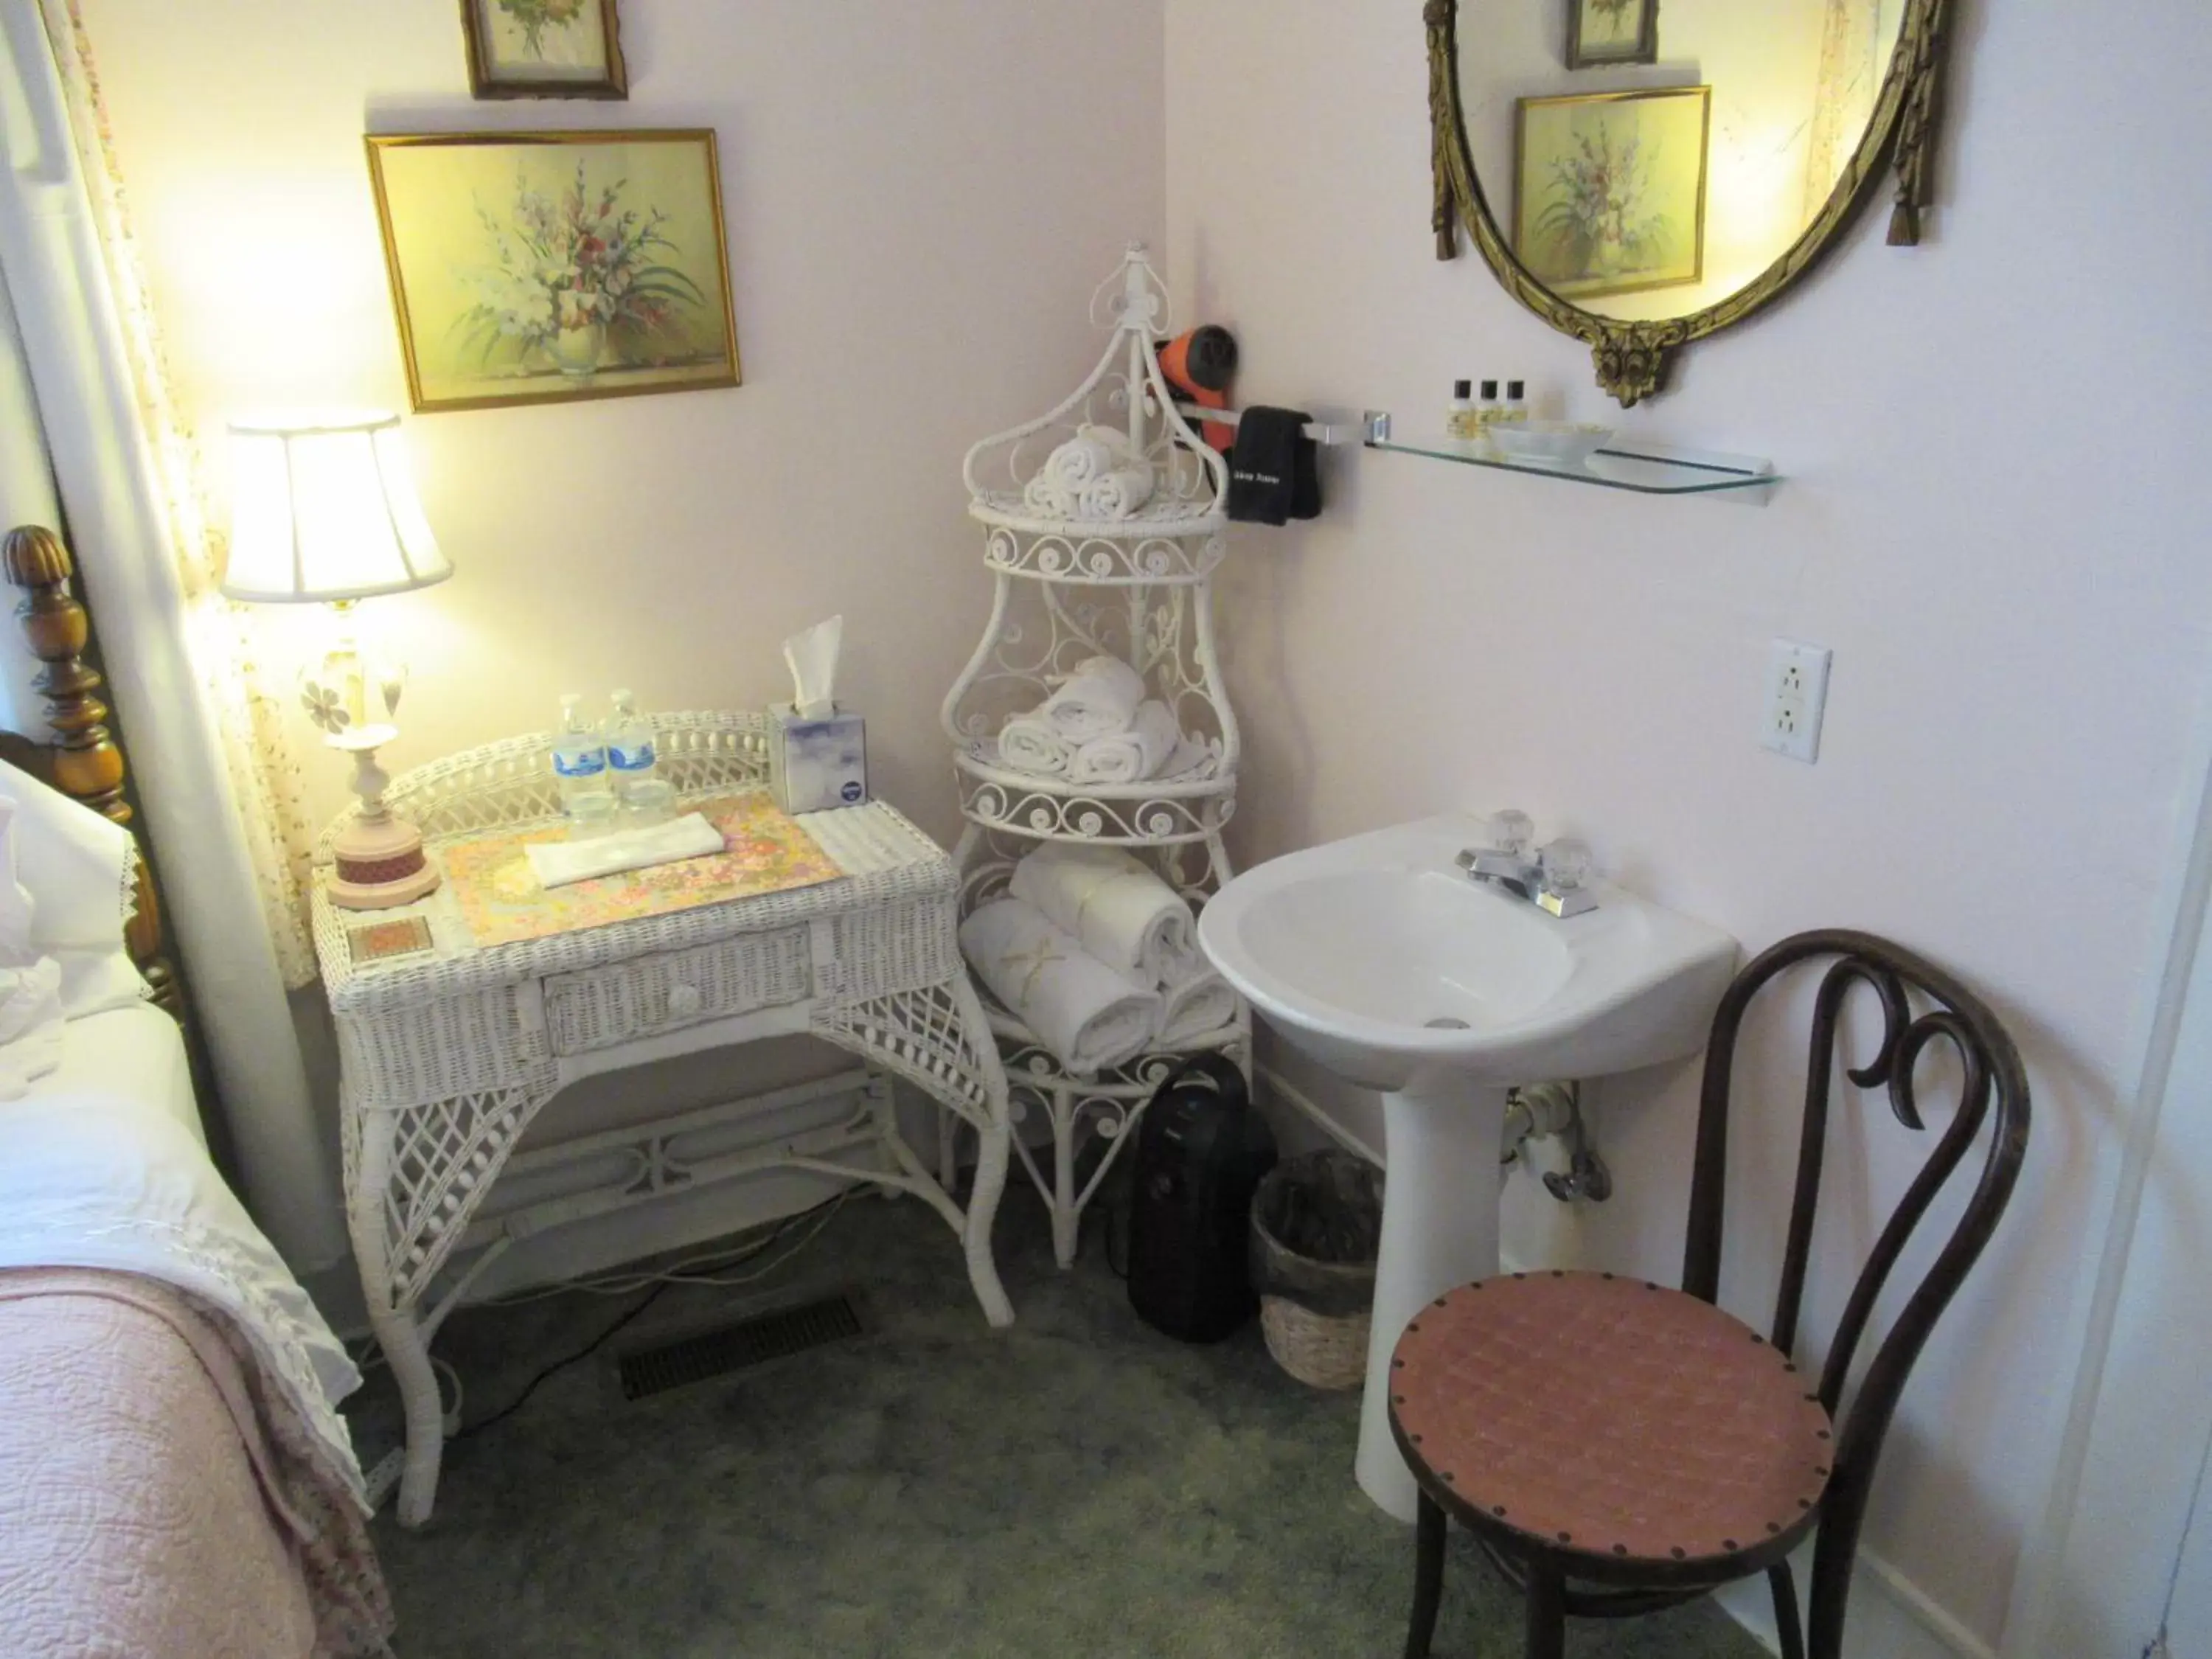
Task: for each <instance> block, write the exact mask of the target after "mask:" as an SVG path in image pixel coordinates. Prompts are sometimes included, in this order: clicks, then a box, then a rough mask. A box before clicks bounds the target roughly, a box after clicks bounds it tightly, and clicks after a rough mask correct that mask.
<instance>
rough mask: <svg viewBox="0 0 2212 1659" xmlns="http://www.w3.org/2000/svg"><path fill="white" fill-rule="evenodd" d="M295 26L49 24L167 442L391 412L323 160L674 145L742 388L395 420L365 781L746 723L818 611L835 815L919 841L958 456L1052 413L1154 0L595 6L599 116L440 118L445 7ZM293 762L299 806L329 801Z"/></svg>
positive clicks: (150, 20)
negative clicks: (407, 578)
mask: <svg viewBox="0 0 2212 1659" xmlns="http://www.w3.org/2000/svg"><path fill="white" fill-rule="evenodd" d="M216 10H219V11H220V12H221V14H222V15H221V18H220V25H219V26H216V19H215V17H214V15H213V13H214V12H215V11H216ZM309 10H310V11H311V12H312V16H310V15H307V13H303V12H302V10H301V8H300V7H299V6H297V5H295V4H287V3H283V0H225V3H223V4H222V6H221V7H219V8H212V9H211V8H209V7H205V6H179V5H177V4H175V3H174V0H87V3H86V6H85V11H86V15H87V19H88V24H89V27H90V30H91V34H92V40H93V46H94V52H95V55H96V57H97V59H98V62H99V65H100V73H101V77H102V81H103V82H104V85H105V87H106V94H107V98H108V100H109V104H110V106H111V111H112V118H113V123H114V128H115V134H116V139H117V143H118V148H119V150H120V153H121V161H122V165H123V168H124V171H125V178H126V180H127V182H128V185H129V188H130V191H131V204H132V207H133V209H134V210H135V213H136V216H137V229H138V233H139V235H140V238H141V240H142V241H143V244H144V246H145V251H146V252H147V255H148V257H149V260H150V262H151V265H152V269H153V277H154V287H155V296H156V299H157V301H158V303H159V304H160V307H161V315H162V317H163V319H164V320H165V324H166V326H167V332H168V343H169V348H170V355H171V358H172V361H173V364H174V367H175V368H176V370H177V372H178V374H179V377H180V379H181V380H182V381H183V385H184V391H185V396H186V398H187V401H188V404H189V405H190V406H191V409H192V410H194V411H195V412H196V414H197V417H198V419H199V421H200V423H201V428H202V434H203V438H204V440H205V439H210V438H213V439H216V440H218V441H217V442H216V443H213V444H211V445H210V448H211V450H212V451H213V453H214V455H215V459H216V461H217V462H218V463H219V462H220V459H221V456H220V443H219V438H220V433H221V425H222V419H223V417H224V416H225V415H226V414H227V413H228V412H230V411H232V410H237V409H240V408H242V407H258V406H265V405H268V404H282V403H287V402H309V403H316V404H330V403H332V402H341V403H343V402H353V403H359V402H371V403H380V404H388V405H391V406H393V407H398V408H401V409H404V407H405V403H406V386H405V381H404V378H403V375H402V373H401V367H400V358H399V351H398V342H397V338H396V334H395V331H394V327H393V324H392V311H391V304H390V301H389V298H388V295H387V292H386V282H385V271H384V262H383V256H382V253H381V252H380V246H379V242H378V234H377V225H376V216H375V211H374V205H373V204H372V201H371V198H370V195H369V188H368V170H367V167H366V164H365V162H364V161H363V158H362V131H363V130H364V128H367V129H368V130H373V131H409V130H468V129H483V128H500V129H514V128H532V127H538V128H547V127H563V126H574V127H603V126H620V125H629V126H641V125H659V126H673V125H703V126H712V127H714V129H715V130H716V131H717V132H718V134H719V135H720V150H721V163H722V179H723V189H724V197H725V201H724V208H725V214H726V219H727V222H728V228H729V239H730V266H731V274H732V281H733V283H734V285H735V292H736V311H737V325H738V343H739V347H740V349H741V351H742V354H743V357H744V371H745V380H746V384H745V385H744V386H743V387H742V388H739V389H738V390H735V391H720V392H687V393H684V394H680V395H671V396H665V397H653V398H625V399H618V400H614V401H609V402H599V403H583V404H566V405H560V406H555V407H541V408H535V409H515V410H487V411H477V412H469V413H462V414H441V415H433V416H420V417H415V418H411V419H410V421H409V422H408V426H409V431H410V441H411V442H412V445H413V447H414V450H415V453H416V467H417V470H418V471H419V473H420V474H421V476H422V487H423V496H424V504H425V506H426V507H427V509H428V513H429V515H430V519H431V522H432V523H433V525H434V526H435V527H436V529H437V532H438V534H439V536H440V538H441V541H442V542H443V543H444V544H445V546H446V548H447V550H448V552H450V553H451V555H452V556H453V562H454V563H455V565H456V567H457V568H458V572H459V574H457V575H456V576H455V577H454V579H453V581H451V582H450V583H448V584H447V585H446V586H443V587H441V588H439V589H436V590H434V591H432V592H426V593H422V594H416V595H410V596H408V597H405V598H403V599H394V600H391V601H386V602H380V604H378V605H375V606H374V607H372V608H371V611H370V612H368V613H365V614H366V615H367V616H368V621H370V622H371V623H372V624H378V625H380V626H381V627H383V628H384V629H385V630H386V632H387V633H388V634H389V635H393V636H396V637H397V638H398V639H399V640H400V641H403V642H404V647H405V649H406V650H407V652H408V653H410V654H411V657H412V659H413V663H414V666H415V670H416V676H415V679H414V682H413V684H412V686H411V687H410V691H409V693H408V701H407V702H406V704H405V705H404V706H403V708H401V711H400V713H401V717H402V721H403V725H404V736H403V738H401V741H400V742H399V743H398V744H397V745H395V746H394V747H393V749H392V750H391V751H390V752H389V753H388V755H387V757H386V758H387V759H388V760H389V762H390V763H392V764H393V765H394V766H407V765H412V764H415V763H419V762H422V761H424V760H428V759H430V758H432V757H435V756H438V755H440V754H442V753H445V752H447V751H449V750H452V749H453V748H455V747H458V746H459V745H461V744H468V743H473V742H478V741H482V740H483V739H486V738H494V737H499V736H503V735H507V734H508V733H512V732H521V731H529V730H532V729H542V728H543V727H544V726H548V725H550V723H551V720H552V719H553V716H554V714H555V713H556V708H555V698H556V695H557V694H558V693H559V692H560V691H562V690H564V689H571V688H573V689H576V690H584V691H586V692H587V693H589V694H591V695H592V696H594V697H603V696H604V695H605V691H606V690H607V689H608V688H609V687H611V686H614V685H618V684H627V685H629V686H632V687H634V688H635V690H636V691H637V692H638V694H639V696H641V699H642V700H643V702H645V704H646V706H647V707H649V708H694V707H757V706H760V705H763V704H765V703H766V702H769V700H770V699H771V698H772V697H775V696H778V695H788V684H789V682H788V677H787V675H786V674H785V673H784V671H783V668H782V665H781V653H780V652H779V650H778V648H777V647H778V644H779V642H780V641H781V640H782V639H783V637H784V636H785V635H787V634H790V633H792V632H794V631H795V630H796V629H799V627H801V626H803V625H805V623H811V622H813V621H815V620H817V618H819V617H823V616H826V615H828V614H829V613H831V612H833V611H841V610H842V611H843V612H844V613H845V648H846V659H847V664H848V666H847V669H846V678H845V680H844V683H843V684H842V687H841V693H842V696H844V697H846V698H847V699H848V700H849V701H851V702H854V704H856V705H857V706H858V707H859V708H860V709H861V710H862V711H863V712H864V713H866V714H867V716H868V718H869V722H870V739H871V741H870V744H869V750H870V757H871V760H872V774H873V781H874V782H875V785H876V787H877V790H878V793H881V794H883V795H884V796H885V797H887V798H888V799H891V800H893V801H894V802H896V803H897V804H898V805H901V806H903V807H906V808H908V809H909V810H910V811H913V812H914V813H915V815H916V816H917V817H919V818H920V819H921V822H922V823H923V824H924V825H925V826H926V827H927V828H929V829H933V831H937V832H939V833H946V832H949V831H950V829H951V827H952V825H953V823H954V822H955V819H954V816H953V810H952V809H953V798H952V792H951V787H950V783H949V777H950V768H949V765H948V763H947V761H946V758H945V745H944V743H943V740H942V738H941V737H940V736H939V735H938V734H937V732H936V726H935V710H936V707H937V703H938V701H939V698H940V696H942V694H943V692H944V690H945V687H946V686H947V685H949V684H951V680H952V678H953V677H954V675H955V674H956V673H957V671H958V670H959V667H960V665H961V664H962V662H963V661H964V660H965V658H966V654H967V653H968V651H969V649H970V648H971V647H972V646H973V643H974V639H975V633H976V631H977V630H978V629H980V628H981V623H982V619H983V616H984V613H985V608H986V606H987V603H988V594H989V586H988V581H987V577H986V576H985V574H984V573H983V570H982V568H981V557H980V551H981V547H980V543H979V541H978V539H977V538H976V536H975V534H973V533H972V532H971V531H970V528H969V525H968V522H967V520H966V519H965V518H964V517H963V513H962V511H961V508H962V504H963V500H964V495H963V490H962V488H961V484H960V474H959V465H960V458H961V455H962V453H963V451H964V449H965V448H966V447H967V445H968V444H969V442H971V441H973V440H974V439H975V438H976V437H978V436H981V435H983V434H985V433H988V432H994V431H998V430H1000V429H1001V428H1005V427H1006V426H1008V425H1011V424H1012V423H1013V422H1015V421H1017V420H1018V419H1020V418H1022V417H1024V416H1028V415H1030V414H1033V413H1036V412H1037V411H1038V410H1042V409H1044V408H1047V407H1049V406H1050V404H1051V403H1052V402H1053V401H1055V400H1056V399H1057V398H1059V397H1060V395H1061V394H1062V393H1064V392H1065V391H1066V389H1067V387H1068V386H1070V385H1072V384H1073V381H1074V380H1076V379H1077V378H1079V376H1080V374H1082V372H1083V370H1084V369H1085V368H1087V367H1088V366H1089V364H1090V363H1091V361H1092V359H1093V358H1094V357H1095V356H1096V352H1097V344H1096V338H1095V337H1094V335H1093V334H1092V332H1091V330H1090V329H1089V327H1088V323H1087V316H1086V304H1087V301H1088V300H1089V298H1090V295H1091V289H1093V287H1094V286H1095V285H1096V284H1097V282H1098V281H1099V279H1100V278H1101V277H1103V276H1105V275H1107V274H1108V273H1109V271H1110V270H1112V269H1113V268H1114V264H1115V260H1116V259H1117V258H1119V257H1120V254H1121V246H1122V244H1123V242H1124V241H1125V240H1127V239H1129V238H1131V237H1149V238H1151V239H1152V240H1155V241H1157V240H1158V236H1159V233H1160V216H1161V215H1160V196H1161V185H1162V176H1163V161H1162V143H1163V139H1162V131H1163V125H1164V124H1163V120H1162V116H1161V109H1160V100H1161V96H1162V69H1161V63H1160V51H1161V0H1122V3H1116V4H1115V5H1112V6H1107V7H1100V8H1092V9H1085V10H1083V11H1081V12H1078V11H1077V10H1076V9H1073V8H1068V7H1060V6H1036V5H1031V4H1027V3H1024V0H907V3H902V4H899V5H882V4H870V3H864V0H749V3H746V4H744V5H732V4H730V3H728V0H649V3H640V0H631V3H629V4H628V5H626V6H625V7H624V8H623V45H624V48H625V52H626V54H627V57H628V59H629V72H630V76H629V78H630V88H631V95H630V98H629V102H627V103H626V104H611V105H608V104H595V103H588V102H580V101H567V102H562V101H545V102H529V101H518V102H507V103H481V104H479V103H472V102H471V101H470V99H469V97H468V89H467V76H466V70H465V64H464V61H463V57H462V46H461V34H460V27H459V11H458V9H457V8H456V7H455V5H454V4H453V0H380V3H378V4H375V5H349V6H316V7H313V8H311V9H309ZM274 615H275V621H274V625H273V630H272V649H276V650H281V649H282V648H283V647H281V646H280V645H276V644H275V643H274V642H273V641H274V640H275V638H276V635H290V636H291V637H293V638H298V637H301V635H298V634H296V633H294V632H293V630H292V629H290V628H289V626H288V624H290V623H293V622H294V621H295V618H294V617H290V616H289V615H287V614H285V613H281V612H280V613H274ZM304 737H305V738H311V737H312V733H305V734H304ZM304 758H305V760H306V762H307V766H308V771H309V778H310V782H311V786H312V787H313V789H314V791H315V793H316V798H317V799H318V800H319V804H320V805H321V806H322V807H324V808H325V809H327V810H330V811H335V810H337V807H338V805H340V804H341V803H342V802H343V800H344V799H346V797H345V794H344V790H343V783H344V777H345V769H344V768H343V766H341V765H339V764H337V763H336V762H335V761H332V760H331V759H330V758H329V757H325V756H323V755H321V754H320V753H319V752H318V751H316V750H313V748H312V747H308V748H307V749H306V751H305V754H304Z"/></svg>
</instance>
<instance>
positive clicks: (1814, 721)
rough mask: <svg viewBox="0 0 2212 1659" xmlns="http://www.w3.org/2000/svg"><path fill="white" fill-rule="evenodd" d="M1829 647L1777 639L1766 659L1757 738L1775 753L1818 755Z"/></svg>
mask: <svg viewBox="0 0 2212 1659" xmlns="http://www.w3.org/2000/svg"><path fill="white" fill-rule="evenodd" d="M1828 656H1829V653H1828V647H1826V646H1825V645H1801V644H1799V643H1798V642H1797V641H1796V640H1777V641H1774V645H1773V647H1772V649H1771V651H1770V653H1768V656H1767V659H1766V705H1765V711H1764V713H1763V714H1761V716H1760V720H1759V742H1761V743H1762V744H1765V745H1766V747H1767V748H1769V749H1771V750H1774V752H1775V753H1776V754H1778V755H1787V756H1789V757H1790V759H1792V760H1801V761H1803V762H1804V763H1806V764H1807V765H1808V766H1809V765H1811V764H1812V763H1814V761H1816V760H1818V759H1819V758H1820V714H1821V711H1822V710H1823V709H1824V708H1826V706H1827V702H1828Z"/></svg>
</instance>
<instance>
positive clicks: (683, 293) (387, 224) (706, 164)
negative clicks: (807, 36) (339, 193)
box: [368, 129, 739, 413]
mask: <svg viewBox="0 0 2212 1659" xmlns="http://www.w3.org/2000/svg"><path fill="white" fill-rule="evenodd" d="M368 170H369V178H370V181H371V183H372V184H373V185H374V189H375V192H376V212H377V217H378V219H379V221H380V222H381V224H382V227H383V230H384V255H385V264H386V271H387V274H388V275H389V276H390V278H391V283H392V309H393V311H394V312H395V313H397V315H398V323H399V343H400V350H401V353H402V355H403V356H404V358H405V360H406V365H407V389H408V392H409V395H410V397H411V398H412V399H413V403H414V407H415V409H416V412H417V413H427V412H429V411H432V410H447V409H483V408H487V407H489V406H491V405H494V404H522V403H556V402H564V401H570V400H574V399H576V398H620V397H627V396H633V395H636V394H639V393H643V392H689V391H695V390H698V389H701V388H704V387H708V386H736V385H738V380H739V374H738V337H737V325H736V323H735V321H734V320H733V317H732V307H731V303H730V269H729V260H728V257H727V255H726V251H725V245H724V242H723V232H722V185H721V174H720V168H719V167H718V165H717V163H716V159H715V153H714V134H713V133H712V132H711V131H706V130H703V129H683V130H676V131H636V132H625V131H601V132H481V133H419V134H404V135H395V136H390V137H371V138H370V139H369V140H368Z"/></svg>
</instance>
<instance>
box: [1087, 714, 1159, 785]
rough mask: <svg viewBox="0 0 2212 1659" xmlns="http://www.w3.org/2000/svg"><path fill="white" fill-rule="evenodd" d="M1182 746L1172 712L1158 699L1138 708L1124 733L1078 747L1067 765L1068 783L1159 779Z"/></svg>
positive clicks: (1107, 735)
mask: <svg viewBox="0 0 2212 1659" xmlns="http://www.w3.org/2000/svg"><path fill="white" fill-rule="evenodd" d="M1181 746H1182V728H1181V727H1179V726H1176V717H1175V714H1174V712H1173V711H1172V710H1171V709H1170V708H1168V706H1167V704H1165V703H1164V702H1159V701H1158V699H1157V698H1154V699H1151V700H1148V701H1146V702H1141V703H1139V704H1138V705H1137V714H1136V718H1135V719H1134V720H1131V721H1130V722H1129V729H1128V730H1127V731H1126V732H1108V733H1107V734H1106V735H1105V736H1104V737H1103V738H1091V740H1090V741H1089V742H1088V743H1085V744H1079V745H1078V746H1077V748H1076V750H1075V755H1074V757H1073V759H1072V760H1070V761H1069V762H1068V763H1067V781H1069V782H1070V783H1138V782H1141V781H1143V780H1144V779H1146V778H1156V777H1158V776H1159V775H1160V773H1161V771H1162V770H1163V769H1164V768H1165V767H1166V765H1167V763H1168V762H1169V760H1170V758H1171V757H1173V756H1174V755H1175V753H1176V750H1178V749H1179V748H1180V747H1181Z"/></svg>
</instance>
